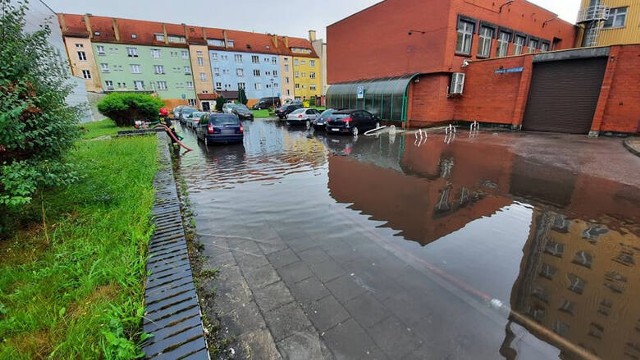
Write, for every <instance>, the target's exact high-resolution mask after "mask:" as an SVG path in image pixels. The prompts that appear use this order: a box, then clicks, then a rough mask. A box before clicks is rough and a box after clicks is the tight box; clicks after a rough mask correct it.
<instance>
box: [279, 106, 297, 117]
mask: <svg viewBox="0 0 640 360" xmlns="http://www.w3.org/2000/svg"><path fill="white" fill-rule="evenodd" d="M300 108H302V104H290V105H283V106H281V107H279V108H277V109H276V115H277V116H278V118H280V119H285V118H286V117H287V115H289V113H291V112H292V111H294V110H297V109H300Z"/></svg>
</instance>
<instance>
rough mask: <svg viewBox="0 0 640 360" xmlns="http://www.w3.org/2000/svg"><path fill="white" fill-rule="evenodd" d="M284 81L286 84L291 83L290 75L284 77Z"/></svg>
mask: <svg viewBox="0 0 640 360" xmlns="http://www.w3.org/2000/svg"><path fill="white" fill-rule="evenodd" d="M284 82H285V84H289V82H290V81H289V77H288V76H286V77H285V78H284Z"/></svg>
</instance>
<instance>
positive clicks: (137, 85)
mask: <svg viewBox="0 0 640 360" xmlns="http://www.w3.org/2000/svg"><path fill="white" fill-rule="evenodd" d="M133 88H134V89H135V90H144V81H140V80H136V81H134V82H133Z"/></svg>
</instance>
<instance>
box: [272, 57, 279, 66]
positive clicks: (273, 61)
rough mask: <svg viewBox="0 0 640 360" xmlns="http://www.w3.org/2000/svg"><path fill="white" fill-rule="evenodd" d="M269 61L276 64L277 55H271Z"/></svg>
mask: <svg viewBox="0 0 640 360" xmlns="http://www.w3.org/2000/svg"><path fill="white" fill-rule="evenodd" d="M271 63H272V64H273V65H275V64H277V63H278V58H277V57H275V56H272V57H271Z"/></svg>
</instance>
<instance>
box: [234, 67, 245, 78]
mask: <svg viewBox="0 0 640 360" xmlns="http://www.w3.org/2000/svg"><path fill="white" fill-rule="evenodd" d="M236 75H237V76H239V77H243V76H244V69H236Z"/></svg>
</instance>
